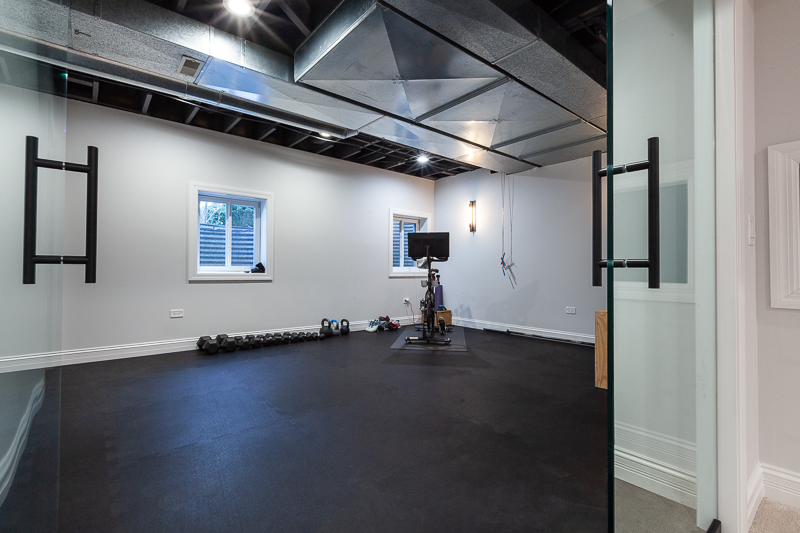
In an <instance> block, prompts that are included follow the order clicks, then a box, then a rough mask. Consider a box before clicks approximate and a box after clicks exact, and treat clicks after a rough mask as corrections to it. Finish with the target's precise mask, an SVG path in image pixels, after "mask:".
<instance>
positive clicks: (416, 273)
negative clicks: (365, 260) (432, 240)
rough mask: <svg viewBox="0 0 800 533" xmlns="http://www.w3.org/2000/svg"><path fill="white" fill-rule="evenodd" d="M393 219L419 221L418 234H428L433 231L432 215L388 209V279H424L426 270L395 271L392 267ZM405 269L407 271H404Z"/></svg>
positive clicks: (414, 268) (403, 268) (408, 269)
mask: <svg viewBox="0 0 800 533" xmlns="http://www.w3.org/2000/svg"><path fill="white" fill-rule="evenodd" d="M394 217H407V218H415V219H417V220H419V231H420V233H430V232H432V231H433V215H432V214H431V213H422V212H419V211H411V210H408V209H397V208H394V207H390V208H389V241H388V251H389V277H390V278H425V276H427V275H428V272H427V270H423V269H420V268H416V267H402V268H400V269H398V270H395V268H394V265H393V260H394V256H393V254H392V252H393V249H392V246H393V244H394V233H393V231H392V228H393V224H394ZM406 269H407V270H406Z"/></svg>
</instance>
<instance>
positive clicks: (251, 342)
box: [244, 335, 256, 350]
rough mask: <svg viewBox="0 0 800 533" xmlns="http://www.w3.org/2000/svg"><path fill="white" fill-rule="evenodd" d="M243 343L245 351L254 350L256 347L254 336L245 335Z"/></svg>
mask: <svg viewBox="0 0 800 533" xmlns="http://www.w3.org/2000/svg"><path fill="white" fill-rule="evenodd" d="M244 342H245V346H246V348H245V350H247V349H248V348H255V347H256V336H255V335H247V336H246V337H245V338H244Z"/></svg>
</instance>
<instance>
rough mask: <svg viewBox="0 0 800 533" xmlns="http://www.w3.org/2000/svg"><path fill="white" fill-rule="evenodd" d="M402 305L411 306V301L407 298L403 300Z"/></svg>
mask: <svg viewBox="0 0 800 533" xmlns="http://www.w3.org/2000/svg"><path fill="white" fill-rule="evenodd" d="M403 303H404V304H406V305H409V304H411V301H410V300H409V299H408V298H403Z"/></svg>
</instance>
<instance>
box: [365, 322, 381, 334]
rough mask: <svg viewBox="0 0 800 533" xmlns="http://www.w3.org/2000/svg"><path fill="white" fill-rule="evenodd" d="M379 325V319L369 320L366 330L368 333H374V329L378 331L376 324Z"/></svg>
mask: <svg viewBox="0 0 800 533" xmlns="http://www.w3.org/2000/svg"><path fill="white" fill-rule="evenodd" d="M380 325H381V321H380V320H370V321H369V325H368V326H367V329H366V331H368V332H370V333H375V332H376V331H378V326H380Z"/></svg>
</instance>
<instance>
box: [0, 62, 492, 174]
mask: <svg viewBox="0 0 800 533" xmlns="http://www.w3.org/2000/svg"><path fill="white" fill-rule="evenodd" d="M0 83H4V84H7V85H13V86H16V87H21V88H24V89H28V90H34V91H38V92H42V93H48V94H54V95H57V96H65V97H67V98H69V99H71V100H79V101H82V102H88V103H92V104H96V105H101V106H104V107H110V108H113V109H118V110H121V111H128V112H131V113H136V114H139V115H145V116H150V117H154V118H158V119H162V120H168V121H170V122H177V123H181V124H187V125H190V126H194V127H198V128H203V129H207V130H213V131H217V132H220V133H226V134H228V135H235V136H237V137H245V138H248V139H252V140H255V141H258V142H265V143H269V144H276V145H278V146H283V147H286V148H293V149H295V150H301V151H304V152H311V153H314V154H320V155H324V156H327V157H333V158H335V159H342V160H346V161H351V162H353V163H359V164H362V165H368V166H371V167H375V168H380V169H384V170H391V171H393V172H400V173H403V174H407V175H410V176H416V177H420V178H427V179H432V180H435V179H438V178H443V177H446V176H454V175H456V174H460V173H462V172H469V171H472V170H476V169H477V168H478V167H475V166H473V165H470V164H468V163H462V162H460V161H454V160H451V159H447V158H444V157H439V156H436V155H433V154H429V161H428V162H426V163H419V162H418V161H417V156H418V155H419V153H420V152H419V150H416V149H413V148H409V147H408V146H403V145H400V144H395V143H392V142H390V141H386V140H384V139H379V138H377V137H374V136H372V135H367V134H364V133H359V134H357V135H354V136H353V137H349V138H346V139H335V138H328V139H325V138H322V137H321V136H320V135H319V134H318V133H317V132H315V131H309V130H304V129H301V128H297V127H294V126H289V125H286V124H280V123H277V122H271V121H268V120H263V119H259V118H256V117H252V116H245V115H241V114H238V113H234V112H232V111H228V110H226V109H223V108H219V107H214V106H204V105H195V104H192V103H190V102H186V101H184V100H181V99H179V98H175V97H172V96H168V95H165V94H159V93H157V92H153V91H149V90H147V89H143V88H141V87H137V86H134V85H129V84H124V83H119V82H117V81H110V80H107V79H103V78H99V77H94V76H89V75H87V74H83V73H76V72H69V71H67V70H64V69H63V68H61V67H56V66H53V65H49V64H46V63H42V62H39V61H35V60H32V59H27V58H23V57H21V56H18V55H15V54H11V53H8V52H4V51H0Z"/></svg>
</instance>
